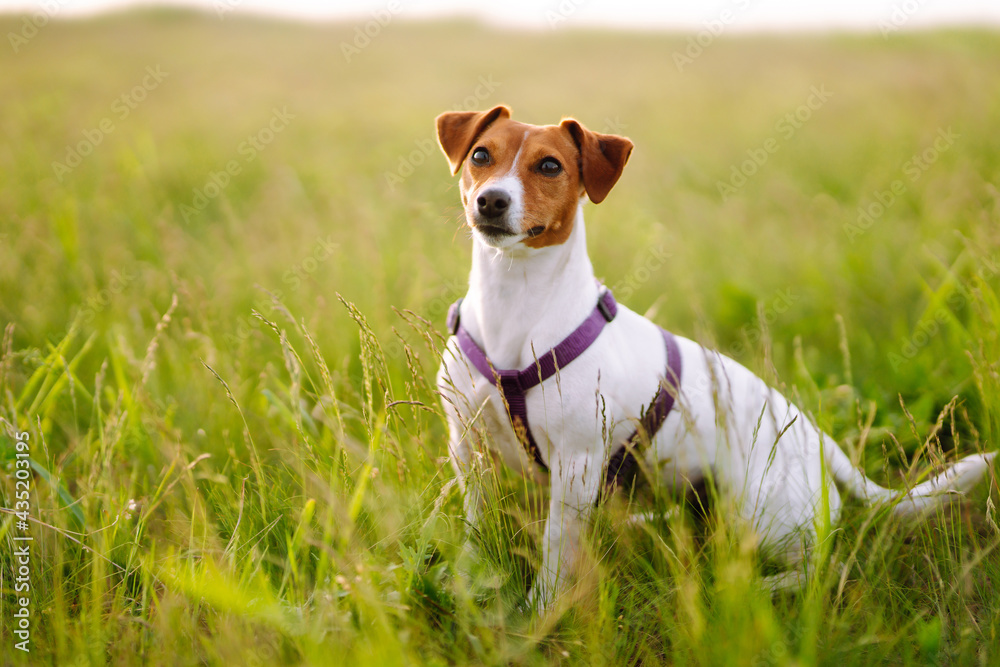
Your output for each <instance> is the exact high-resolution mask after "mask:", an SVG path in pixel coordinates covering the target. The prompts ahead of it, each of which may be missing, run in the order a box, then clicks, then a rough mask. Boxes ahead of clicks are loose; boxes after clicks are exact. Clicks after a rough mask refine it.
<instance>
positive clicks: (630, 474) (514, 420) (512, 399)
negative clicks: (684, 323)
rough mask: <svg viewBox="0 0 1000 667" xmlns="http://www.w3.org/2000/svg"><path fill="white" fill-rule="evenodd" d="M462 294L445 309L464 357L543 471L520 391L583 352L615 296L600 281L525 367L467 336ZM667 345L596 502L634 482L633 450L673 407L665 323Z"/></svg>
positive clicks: (670, 340) (675, 381)
mask: <svg viewBox="0 0 1000 667" xmlns="http://www.w3.org/2000/svg"><path fill="white" fill-rule="evenodd" d="M461 306H462V299H459V300H458V301H456V302H455V303H453V304H452V305H451V308H449V309H448V329H449V331H451V333H452V335H454V336H455V337H456V338H457V339H458V345H459V348H460V349H461V350H462V353H463V354H465V356H466V358H467V359H468V360H469V361H470V362H472V365H473V366H475V368H476V370H478V371H479V373H480V374H481V375H482V376H483V377H485V378H493V380H494V381H495V382H496V386H497V390H499V392H500V396H501V397H502V398H503V400H504V403H506V405H507V416H508V417H509V418H510V422H511V425H512V426H513V427H514V432H515V433H516V434H517V437H518V439H519V440H520V441H521V443H522V445H524V447H525V449H526V450H527V451H528V453H529V454H531V456H532V457H533V458H534V460H535V463H537V464H538V466H539V467H540V468H541V469H542V470H543V471H545V472H548V466H547V465H546V464H545V461H544V460H543V459H542V454H541V452H540V451H539V448H538V445H537V444H536V443H535V439H534V437H533V436H532V435H531V427H530V426H529V425H528V406H527V401H526V399H525V392H526V391H528V390H529V389H531V388H532V387H534V386H535V385H538V384H540V383H542V382H544V381H545V380H547V379H549V378H550V377H552V376H553V375H555V374H556V372H557V371H558V370H559V369H560V368H564V367H565V366H567V365H568V364H569V363H570V362H572V361H573V360H574V359H576V358H577V357H579V356H580V355H581V354H583V352H584V351H586V349H587V348H588V347H590V345H591V344H592V343H593V342H594V341H595V340H597V337H598V336H599V335H600V334H601V331H603V330H604V327H605V325H606V324H607V323H608V322H611V321H612V320H613V319H614V318H615V315H617V313H618V305H617V303H616V302H615V298H614V296H613V295H612V294H611V292H610V291H608V290H607V289H606V288H604V287H603V286H602V288H601V295H600V297H599V298H598V300H597V305H596V306H595V307H594V310H593V311H592V312H591V313H590V315H589V316H588V317H587V319H586V320H584V322H583V324H581V325H580V326H579V327H577V328H576V330H574V331H573V333H571V334H570V335H569V336H567V337H566V338H565V339H563V341H562V342H561V343H559V344H558V345H556V346H555V347H554V348H552V349H551V350H549V351H548V352H546V353H545V354H543V355H541V356H540V357H538V359H537V361H536V362H535V363H534V364H532V365H531V366H528V367H527V368H525V369H524V370H520V371H517V370H497V369H496V368H494V367H493V364H492V363H491V362H490V360H489V358H488V357H487V356H486V353H485V352H483V349H482V348H481V347H479V344H478V343H476V341H475V340H473V339H472V336H471V335H470V334H469V331H468V330H467V329H466V328H465V327H463V326H462V322H461V317H460V309H461ZM660 332H661V333H662V334H663V342H664V344H665V346H666V350H667V372H666V375H665V377H664V379H663V380H662V381H661V382H660V389H659V391H658V392H657V394H656V397H655V398H654V399H653V402H652V404H651V405H650V406H649V409H648V410H647V411H646V413H645V414H644V415H643V416H642V419H640V420H639V426H638V428H637V429H636V431H635V433H633V434H632V436H631V437H629V438H628V440H626V441H625V442H624V443H623V444H622V445H621V446H620V447H619V448H618V449H617V450H615V453H614V454H612V456H611V458H610V459H609V460H608V467H607V469H606V470H605V476H604V484H603V486H602V488H601V493H600V494H599V496H598V499H597V502H598V504H599V503H601V502H602V501H603V500H604V499H606V498H607V497H608V496H610V495H611V494H612V493H614V491H615V490H616V489H618V488H626V487H628V488H630V487H631V486H632V485H633V484H634V483H635V478H636V476H637V474H638V472H639V460H638V457H637V452H639V451H640V450H641V449H642V447H643V446H644V445H645V444H647V443H648V442H649V441H650V440H652V438H653V436H654V435H656V432H657V431H659V430H660V427H661V426H662V425H663V422H664V421H665V420H666V418H667V415H668V414H670V411H671V410H672V409H673V407H674V400H675V397H676V395H677V392H678V390H679V388H680V382H681V370H682V367H681V353H680V348H679V347H678V346H677V340H676V339H675V338H674V336H673V334H671V333H670V332H669V331H667V330H666V329H662V328H661V329H660Z"/></svg>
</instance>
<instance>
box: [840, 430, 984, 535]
mask: <svg viewBox="0 0 1000 667" xmlns="http://www.w3.org/2000/svg"><path fill="white" fill-rule="evenodd" d="M823 451H824V454H825V458H826V465H827V467H828V469H829V471H830V474H831V475H832V476H833V478H834V479H835V480H836V481H837V483H838V484H840V485H841V486H843V487H844V488H846V489H847V491H848V492H849V493H850V494H851V495H852V496H854V497H856V498H860V499H862V500H864V501H865V502H867V503H868V504H869V505H873V504H877V503H894V504H893V506H892V511H893V513H894V514H896V515H897V516H919V515H920V514H923V513H924V512H926V511H927V510H930V509H933V508H935V507H938V506H939V505H943V504H944V503H946V502H949V501H951V500H952V499H954V498H956V497H959V496H961V494H963V493H965V492H966V491H968V490H969V489H971V488H972V487H973V486H975V485H976V483H977V482H978V481H979V480H980V479H982V477H983V475H985V474H986V471H987V470H989V468H990V464H991V463H992V461H993V457H994V456H996V455H997V452H990V453H989V454H973V455H971V456H966V457H965V458H963V459H960V460H958V461H956V462H955V463H953V464H951V465H950V466H948V468H946V469H945V470H944V472H942V473H940V474H939V475H937V476H936V477H934V478H932V479H929V480H927V481H926V482H922V483H920V484H917V485H916V486H914V487H913V488H911V489H908V490H893V489H886V488H884V487H881V486H879V485H878V484H876V483H875V482H873V481H871V480H870V479H868V478H867V477H865V476H864V475H863V474H862V473H861V471H860V470H858V469H857V468H855V467H854V465H853V464H852V463H851V460H850V459H849V458H847V455H846V454H844V452H843V451H841V449H840V447H838V446H837V445H836V443H834V442H831V441H829V440H827V441H826V442H824V443H823Z"/></svg>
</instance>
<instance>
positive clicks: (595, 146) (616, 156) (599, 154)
mask: <svg viewBox="0 0 1000 667" xmlns="http://www.w3.org/2000/svg"><path fill="white" fill-rule="evenodd" d="M559 126H560V127H562V128H564V129H565V130H566V131H568V132H569V134H570V136H571V137H573V141H574V142H575V143H576V146H577V148H579V149H580V172H581V176H582V177H583V187H584V189H585V190H586V191H587V196H588V197H590V201H592V202H594V203H595V204H600V203H601V202H602V201H604V198H605V197H607V196H608V193H609V192H611V188H613V187H614V186H615V183H617V182H618V178H619V177H620V176H621V175H622V170H623V169H625V163H626V162H628V156H629V155H630V154H631V153H632V147H633V144H632V142H631V141H630V140H629V139H626V138H625V137H619V136H617V135H614V134H600V133H598V132H591V131H590V130H588V129H587V128H585V127H584V126H583V125H581V124H580V123H579V122H578V121H576V120H574V119H572V118H566V119H563V121H562V122H561V123H559Z"/></svg>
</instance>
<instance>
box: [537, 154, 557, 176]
mask: <svg viewBox="0 0 1000 667" xmlns="http://www.w3.org/2000/svg"><path fill="white" fill-rule="evenodd" d="M538 171H540V172H542V173H543V174H545V175H546V176H557V175H558V174H559V173H560V172H561V171H562V165H561V164H559V160H557V159H555V158H553V157H547V158H545V159H543V160H542V161H541V162H539V163H538Z"/></svg>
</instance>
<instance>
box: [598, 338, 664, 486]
mask: <svg viewBox="0 0 1000 667" xmlns="http://www.w3.org/2000/svg"><path fill="white" fill-rule="evenodd" d="M660 331H661V332H662V333H663V342H664V343H665V344H666V347H667V374H666V376H665V377H664V379H663V380H662V381H661V382H660V390H659V392H657V394H656V398H655V399H654V400H653V404H652V405H650V406H649V410H647V411H646V414H645V415H643V417H642V419H641V420H640V421H639V428H637V429H636V431H635V433H633V434H632V437H630V438H629V439H628V440H626V441H625V442H624V443H623V444H622V445H621V446H620V447H619V448H618V449H617V450H615V453H614V454H612V455H611V458H610V459H608V467H607V469H606V470H605V476H604V486H603V488H602V489H601V495H600V496H599V497H598V500H597V503H598V504H600V503H601V502H602V501H603V500H604V499H606V498H608V497H609V496H611V494H612V493H614V491H615V490H616V489H618V488H631V487H632V485H633V484H634V483H635V478H636V475H637V474H638V472H639V460H638V458H637V457H636V453H637V452H638V451H640V450H641V449H642V446H643V445H645V444H647V443H649V442H650V441H651V440H652V439H653V436H654V435H656V432H657V431H659V430H660V427H661V426H663V422H664V420H666V418H667V415H668V414H670V410H672V409H673V407H674V399H675V396H676V395H677V392H678V390H679V388H680V383H681V370H682V368H681V351H680V349H679V348H678V347H677V340H676V339H675V338H674V336H673V334H671V333H670V332H669V331H667V330H666V329H662V328H661V329H660Z"/></svg>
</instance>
